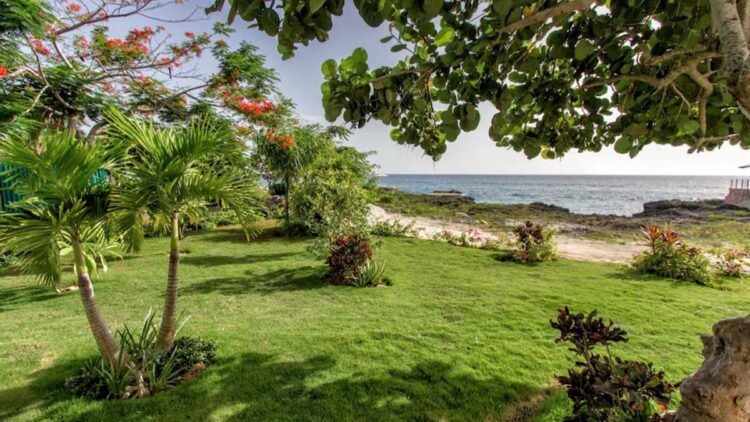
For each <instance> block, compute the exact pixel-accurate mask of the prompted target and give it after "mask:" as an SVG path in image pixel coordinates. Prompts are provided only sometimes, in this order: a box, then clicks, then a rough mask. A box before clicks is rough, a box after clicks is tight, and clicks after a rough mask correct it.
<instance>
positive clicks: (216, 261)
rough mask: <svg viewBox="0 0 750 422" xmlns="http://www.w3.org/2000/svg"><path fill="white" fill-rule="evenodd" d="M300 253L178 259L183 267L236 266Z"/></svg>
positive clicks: (277, 259) (202, 256)
mask: <svg viewBox="0 0 750 422" xmlns="http://www.w3.org/2000/svg"><path fill="white" fill-rule="evenodd" d="M300 254H301V252H281V253H270V254H251V255H245V256H225V255H201V256H185V257H184V258H180V263H181V264H185V265H195V266H197V267H214V266H218V265H237V264H252V263H255V262H269V261H279V260H283V259H287V258H289V257H292V256H295V255H300Z"/></svg>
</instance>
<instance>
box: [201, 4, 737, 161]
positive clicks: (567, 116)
mask: <svg viewBox="0 0 750 422" xmlns="http://www.w3.org/2000/svg"><path fill="white" fill-rule="evenodd" d="M344 3H345V2H344V0H285V1H276V2H266V1H262V0H231V1H229V4H230V7H229V19H230V21H231V20H232V19H234V18H235V17H236V16H239V17H240V18H242V19H243V20H246V21H249V22H252V23H253V25H257V26H258V27H259V28H260V29H261V30H263V31H265V32H266V33H267V34H269V35H271V36H276V37H277V38H278V48H279V51H280V53H281V54H282V55H283V56H284V57H291V56H292V55H293V54H294V49H295V48H296V46H297V45H299V44H303V45H307V44H308V42H309V41H311V40H314V39H317V40H319V41H325V40H326V39H327V38H328V33H329V31H330V30H331V29H332V26H333V17H334V16H338V15H341V14H342V12H343V8H344ZM354 3H355V5H356V7H357V9H358V11H359V14H360V15H361V16H362V18H363V19H364V21H365V22H367V24H369V25H370V26H374V27H376V26H380V25H382V24H387V25H388V28H389V31H390V33H391V35H390V36H388V37H386V38H384V39H383V40H382V41H383V42H384V43H387V44H389V45H391V50H392V51H394V52H403V54H404V55H405V58H404V59H403V60H400V61H398V62H397V63H395V64H394V65H392V66H386V67H380V68H377V69H372V70H371V69H369V67H368V65H367V53H366V51H365V50H364V49H357V50H355V51H354V52H353V53H352V55H351V56H349V57H347V58H345V59H343V60H341V61H340V62H338V63H337V62H335V61H333V60H329V61H326V62H325V63H324V64H323V69H322V71H323V74H324V76H325V78H326V82H325V83H324V84H323V86H322V91H323V104H324V107H325V111H326V117H327V118H328V119H329V120H331V121H333V120H335V119H337V118H338V117H340V116H342V117H343V119H344V120H345V121H346V122H349V123H351V124H353V125H354V126H358V127H361V126H363V125H364V124H365V123H366V122H368V121H369V120H371V119H375V120H380V121H382V122H383V123H385V124H387V125H390V126H392V127H394V130H393V131H392V138H393V139H394V140H395V141H397V142H399V143H402V144H410V145H416V146H419V147H421V148H422V149H423V150H424V151H425V152H426V153H427V154H429V155H431V156H432V157H433V158H435V159H437V158H439V157H440V155H441V154H442V153H443V152H445V150H446V143H447V142H450V141H454V140H456V139H457V137H458V136H459V134H460V133H461V132H468V131H472V130H474V129H476V128H477V126H478V124H479V120H480V113H479V112H478V110H477V107H478V106H479V104H481V103H485V102H487V103H491V104H492V105H494V107H495V108H496V113H495V115H494V116H493V118H492V124H491V127H490V130H489V136H490V137H491V138H492V139H493V140H494V141H495V142H496V143H497V145H498V146H507V147H511V148H513V149H515V150H517V151H523V152H524V153H525V154H526V155H527V156H528V157H535V156H538V155H542V156H543V157H547V158H552V157H556V156H560V155H562V154H564V153H566V152H567V151H569V150H571V149H573V150H580V151H584V150H589V151H598V150H600V149H601V148H602V147H603V146H608V145H612V144H614V146H615V149H616V150H617V151H618V152H621V153H629V154H630V155H631V156H634V155H636V154H637V153H638V152H639V151H640V150H641V149H642V148H643V147H644V146H646V145H648V144H650V143H659V144H671V145H687V146H689V147H690V148H691V151H701V150H710V149H714V148H716V147H718V146H719V145H721V144H722V143H724V142H730V143H732V144H739V145H741V146H742V147H750V121H748V118H747V116H748V115H750V62H748V65H747V66H746V65H745V64H746V62H747V60H748V55H749V50H748V42H747V41H748V39H750V38H749V37H750V2H747V1H742V2H740V4H739V5H738V4H737V3H736V2H735V1H732V0H729V1H727V0H710V1H706V0H682V1H670V0H655V1H633V0H607V1H595V0H570V1H566V0H562V1H551V0H542V1H533V0H489V1H488V0H465V1H450V0H385V1H383V0H355V1H354ZM223 4H224V0H217V2H216V4H215V5H214V7H213V8H211V9H209V10H208V11H216V10H221V7H222V6H223ZM746 67H747V69H746Z"/></svg>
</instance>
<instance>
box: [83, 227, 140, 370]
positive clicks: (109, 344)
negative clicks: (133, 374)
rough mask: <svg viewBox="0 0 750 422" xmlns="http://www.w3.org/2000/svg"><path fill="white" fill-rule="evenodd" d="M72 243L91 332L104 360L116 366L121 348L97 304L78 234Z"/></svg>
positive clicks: (123, 360)
mask: <svg viewBox="0 0 750 422" xmlns="http://www.w3.org/2000/svg"><path fill="white" fill-rule="evenodd" d="M71 243H72V246H73V256H74V257H75V264H76V275H77V277H78V291H79V292H80V293H81V302H82V303H83V310H84V312H85V313H86V319H87V320H88V322H89V326H90V327H91V332H92V333H93V334H94V339H95V340H96V345H97V347H99V353H100V354H101V355H102V359H104V360H105V361H108V362H110V363H111V364H113V365H116V364H117V363H118V361H120V359H119V355H120V346H119V345H118V344H117V340H115V337H114V336H113V335H112V332H111V331H110V330H109V327H108V326H107V321H105V320H104V316H103V315H102V312H101V311H100V310H99V306H98V305H97V304H96V298H95V297H94V285H93V284H91V277H89V273H88V270H87V269H86V260H85V259H84V257H83V248H82V247H81V242H80V240H79V238H78V233H74V235H73V239H72V242H71ZM126 361H127V359H122V360H121V361H120V362H121V363H125V362H126Z"/></svg>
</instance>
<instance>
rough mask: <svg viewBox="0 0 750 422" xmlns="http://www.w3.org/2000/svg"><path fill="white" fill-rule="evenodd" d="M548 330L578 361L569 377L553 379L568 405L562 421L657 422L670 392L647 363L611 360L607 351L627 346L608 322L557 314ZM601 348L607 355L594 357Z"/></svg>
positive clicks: (621, 333)
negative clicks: (556, 334)
mask: <svg viewBox="0 0 750 422" xmlns="http://www.w3.org/2000/svg"><path fill="white" fill-rule="evenodd" d="M550 324H551V325H552V328H554V329H556V330H558V331H560V336H559V337H558V338H557V339H555V342H556V343H569V344H570V345H571V346H572V347H571V348H570V350H572V351H573V352H575V354H576V356H577V360H576V362H575V365H574V367H573V368H571V369H569V370H568V374H567V375H564V376H559V377H557V379H558V381H559V382H560V384H561V385H562V386H563V387H565V390H566V391H567V394H568V398H569V399H570V400H571V401H572V402H573V412H572V415H571V416H569V417H566V418H565V420H566V421H570V422H574V421H575V422H584V421H592V422H593V421H612V422H614V421H632V422H647V421H652V420H661V419H660V415H659V414H658V412H659V411H663V410H666V409H667V406H668V405H669V402H670V396H671V394H672V392H673V391H674V387H673V386H672V385H671V384H670V383H668V382H667V381H666V380H665V379H664V372H661V371H659V372H657V371H655V370H654V369H653V366H652V364H651V363H644V362H638V361H628V360H622V359H620V358H619V357H613V356H612V352H611V350H610V346H611V345H613V344H616V343H623V342H627V341H628V338H627V333H626V332H625V330H623V329H622V328H620V327H618V326H616V325H615V324H614V323H613V322H612V321H609V323H605V322H604V320H603V319H602V318H597V317H596V311H594V312H591V313H590V314H588V316H585V315H584V314H582V313H578V314H572V313H571V312H570V310H569V309H568V307H567V306H566V307H565V308H563V309H560V310H559V311H558V314H557V321H550ZM599 348H603V349H604V350H605V351H606V355H601V354H599V353H597V349H599Z"/></svg>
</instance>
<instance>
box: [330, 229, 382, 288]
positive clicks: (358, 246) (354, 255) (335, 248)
mask: <svg viewBox="0 0 750 422" xmlns="http://www.w3.org/2000/svg"><path fill="white" fill-rule="evenodd" d="M371 259H372V245H371V244H370V239H368V238H367V237H365V236H363V235H349V236H341V237H338V238H336V239H334V240H333V241H332V243H331V246H330V248H329V251H328V258H326V264H327V265H328V273H327V274H326V277H325V279H326V281H327V282H328V283H331V284H340V285H347V284H350V283H351V281H352V279H354V278H355V277H357V275H358V274H359V272H360V270H361V269H362V268H363V266H364V265H365V264H366V263H367V262H368V261H370V260H371Z"/></svg>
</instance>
